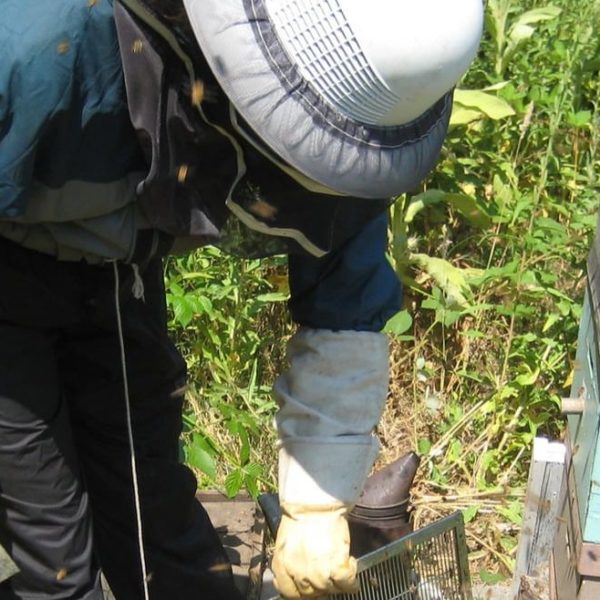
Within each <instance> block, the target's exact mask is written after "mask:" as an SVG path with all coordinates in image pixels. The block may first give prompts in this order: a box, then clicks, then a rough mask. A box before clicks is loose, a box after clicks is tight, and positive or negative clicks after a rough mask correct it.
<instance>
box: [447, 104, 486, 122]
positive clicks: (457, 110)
mask: <svg viewBox="0 0 600 600" xmlns="http://www.w3.org/2000/svg"><path fill="white" fill-rule="evenodd" d="M484 116H485V115H484V113H482V112H481V111H480V110H476V109H474V108H465V107H464V106H461V105H460V104H458V103H456V102H455V103H454V105H453V107H452V115H451V117H450V127H455V126H456V125H468V124H469V123H472V122H473V121H477V120H479V119H481V118H482V117H484Z"/></svg>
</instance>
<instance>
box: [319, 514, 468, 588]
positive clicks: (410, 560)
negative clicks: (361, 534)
mask: <svg viewBox="0 0 600 600" xmlns="http://www.w3.org/2000/svg"><path fill="white" fill-rule="evenodd" d="M358 577H359V581H360V592H358V593H357V594H335V595H332V596H330V597H329V598H330V600H472V596H471V579H470V576H469V563H468V556H467V545H466V538H465V526H464V521H463V517H462V513H460V512H457V513H454V514H452V515H450V516H448V517H445V518H444V519H440V520H439V521H436V522H435V523H432V524H431V525H428V526H426V527H423V528H422V529H419V530H418V531H415V532H413V533H411V534H409V535H407V536H406V537H403V538H402V539H399V540H397V541H396V542H393V543H391V544H388V545H387V546H384V547H383V548H379V549H378V550H375V551H374V552H371V553H369V554H366V555H365V556H363V557H361V558H360V559H359V560H358Z"/></svg>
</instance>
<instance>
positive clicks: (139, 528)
mask: <svg viewBox="0 0 600 600" xmlns="http://www.w3.org/2000/svg"><path fill="white" fill-rule="evenodd" d="M113 272H114V275H115V309H116V312H117V329H118V332H119V345H120V348H121V366H122V368H123V392H124V394H125V410H126V413H127V435H128V438H129V450H130V455H131V477H132V479H133V497H134V500H135V517H136V521H137V536H138V547H139V552H140V564H141V566H142V582H143V586H144V600H149V599H150V594H149V592H148V575H147V572H146V554H145V552H144V535H143V530H142V511H141V505H140V491H139V486H138V474H137V464H136V460H135V448H134V446H133V427H132V425H131V404H130V401H129V386H128V384H127V362H126V360H125V342H124V341H123V325H122V323H121V306H120V302H119V267H118V266H117V261H116V260H115V261H113Z"/></svg>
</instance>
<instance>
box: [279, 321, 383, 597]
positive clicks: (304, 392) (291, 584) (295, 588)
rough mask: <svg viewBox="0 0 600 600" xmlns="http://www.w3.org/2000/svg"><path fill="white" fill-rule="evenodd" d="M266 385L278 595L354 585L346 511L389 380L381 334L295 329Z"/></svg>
mask: <svg viewBox="0 0 600 600" xmlns="http://www.w3.org/2000/svg"><path fill="white" fill-rule="evenodd" d="M288 359H289V362H290V367H289V369H288V370H287V371H286V372H285V373H283V374H282V375H281V376H280V377H279V378H278V379H277V381H276V383H275V386H274V392H275V397H276V399H277V401H278V403H279V406H280V410H279V412H278V414H277V417H276V422H277V432H278V435H279V439H280V449H279V498H280V501H281V508H282V513H283V516H282V519H281V524H280V526H279V531H278V533H277V539H276V542H275V551H274V555H273V562H272V569H273V574H274V576H275V581H274V582H275V586H276V587H277V589H278V590H279V592H280V593H281V594H282V596H284V597H285V598H289V599H298V598H320V597H322V596H324V595H326V594H330V593H335V592H351V591H354V590H355V589H356V561H355V560H354V559H353V558H352V557H351V556H350V536H349V533H348V523H347V521H346V515H347V513H348V512H349V511H350V510H351V508H352V506H353V505H354V503H355V502H356V500H357V499H358V496H359V495H360V492H361V491H362V488H363V486H364V483H365V481H366V479H367V476H368V474H369V471H370V469H371V467H372V465H373V462H374V460H375V457H376V455H377V450H378V442H377V440H376V438H375V437H374V436H373V435H372V432H373V429H374V427H375V425H376V424H377V422H378V421H379V418H380V416H381V412H382V410H383V406H384V403H385V398H386V395H387V388H388V341H387V337H386V336H385V335H384V334H381V333H374V332H357V331H339V332H334V331H328V330H322V329H309V328H301V329H300V330H299V332H298V333H297V334H296V335H295V336H294V337H293V338H292V340H291V341H290V343H289V345H288Z"/></svg>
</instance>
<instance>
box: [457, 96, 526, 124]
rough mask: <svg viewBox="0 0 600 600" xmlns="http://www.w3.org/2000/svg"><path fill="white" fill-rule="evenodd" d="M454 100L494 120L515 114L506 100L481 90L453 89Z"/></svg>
mask: <svg viewBox="0 0 600 600" xmlns="http://www.w3.org/2000/svg"><path fill="white" fill-rule="evenodd" d="M454 101H455V102H456V103H458V104H460V105H462V106H464V107H466V108H475V109H477V110H479V111H480V112H482V113H484V114H485V115H487V116H488V117H490V119H494V120H495V121H497V120H499V119H505V118H506V117H510V116H512V115H514V114H515V110H514V109H513V107H512V106H511V105H510V104H509V103H508V102H506V100H503V99H502V98H499V97H498V96H496V95H494V94H488V93H486V92H482V91H481V90H455V91H454Z"/></svg>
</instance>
